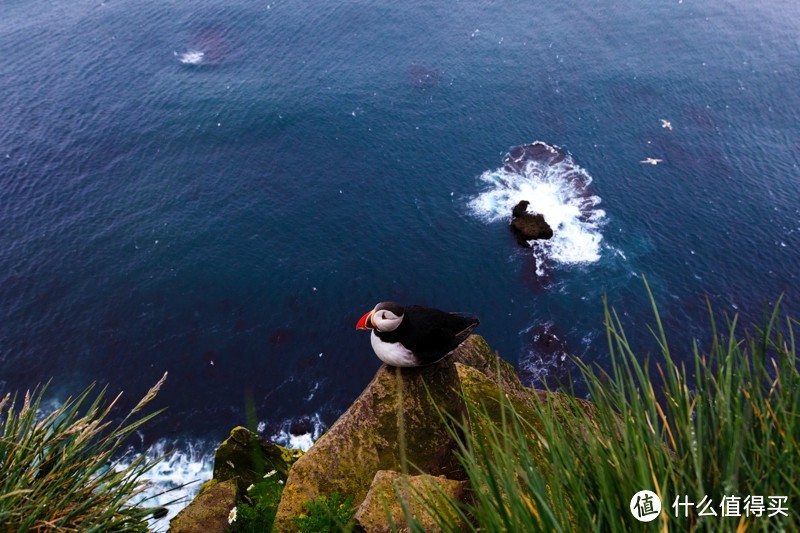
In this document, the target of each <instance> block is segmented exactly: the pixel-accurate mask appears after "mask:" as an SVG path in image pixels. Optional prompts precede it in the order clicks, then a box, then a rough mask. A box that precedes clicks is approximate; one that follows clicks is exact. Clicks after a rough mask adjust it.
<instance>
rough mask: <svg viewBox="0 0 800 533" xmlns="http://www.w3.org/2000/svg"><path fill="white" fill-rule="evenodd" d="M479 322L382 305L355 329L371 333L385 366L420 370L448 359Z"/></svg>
mask: <svg viewBox="0 0 800 533" xmlns="http://www.w3.org/2000/svg"><path fill="white" fill-rule="evenodd" d="M479 323H480V320H479V319H478V317H476V316H472V315H468V314H464V313H451V312H447V311H440V310H439V309H433V308H431V307H423V306H420V305H406V306H403V305H400V304H398V303H395V302H381V303H379V304H378V305H376V306H375V307H374V308H373V309H372V310H370V311H368V312H367V313H365V314H364V316H362V317H361V319H359V321H358V323H357V324H356V329H364V330H372V334H371V335H370V340H371V342H372V349H373V350H375V355H377V356H378V359H380V360H381V361H383V362H384V363H386V364H388V365H390V366H396V367H417V366H427V365H431V364H433V363H436V362H437V361H440V360H442V359H444V358H445V357H447V355H449V354H450V353H451V352H452V351H453V350H455V349H456V348H458V347H459V346H460V345H461V343H462V342H464V341H465V340H466V339H467V337H469V335H470V333H472V330H474V329H475V328H476V327H477V326H478V324H479Z"/></svg>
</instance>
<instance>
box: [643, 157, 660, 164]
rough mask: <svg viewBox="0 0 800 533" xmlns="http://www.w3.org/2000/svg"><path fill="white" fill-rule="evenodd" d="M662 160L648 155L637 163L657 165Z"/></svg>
mask: <svg viewBox="0 0 800 533" xmlns="http://www.w3.org/2000/svg"><path fill="white" fill-rule="evenodd" d="M663 161H664V160H663V159H654V158H652V157H648V158H647V159H642V160H641V161H639V163H645V164H647V165H657V164H659V163H662V162H663Z"/></svg>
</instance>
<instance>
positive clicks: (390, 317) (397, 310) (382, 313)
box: [356, 302, 405, 332]
mask: <svg viewBox="0 0 800 533" xmlns="http://www.w3.org/2000/svg"><path fill="white" fill-rule="evenodd" d="M404 313H405V310H404V309H403V306H402V305H400V304H397V303H394V302H381V303H379V304H378V305H376V306H375V309H373V310H372V311H369V312H368V313H366V314H365V315H364V316H362V317H361V319H360V320H359V321H358V324H356V329H375V330H377V331H380V332H387V331H394V330H396V329H397V327H398V326H399V325H400V323H401V322H402V321H403V314H404Z"/></svg>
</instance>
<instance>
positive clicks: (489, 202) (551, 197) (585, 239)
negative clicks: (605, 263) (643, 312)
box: [468, 141, 605, 275]
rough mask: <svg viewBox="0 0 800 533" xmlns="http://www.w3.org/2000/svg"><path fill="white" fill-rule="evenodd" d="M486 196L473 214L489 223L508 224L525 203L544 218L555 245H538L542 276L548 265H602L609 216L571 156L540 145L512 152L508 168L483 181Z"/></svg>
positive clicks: (475, 204)
mask: <svg viewBox="0 0 800 533" xmlns="http://www.w3.org/2000/svg"><path fill="white" fill-rule="evenodd" d="M479 179H480V181H481V182H482V183H483V184H485V185H486V188H485V190H484V191H483V192H481V193H479V194H478V195H477V196H476V197H474V198H472V199H471V200H470V201H469V204H468V205H469V208H470V210H471V212H472V213H473V214H474V215H475V216H477V217H479V218H480V219H482V220H484V221H486V222H489V223H494V222H499V221H501V220H505V221H508V220H510V219H511V211H512V209H513V208H514V206H515V205H516V204H517V203H519V202H520V201H521V200H527V201H528V202H530V205H529V207H528V211H529V212H532V213H541V214H542V215H544V218H545V220H546V221H547V223H548V224H549V225H550V227H552V228H553V232H554V235H553V237H552V238H551V239H550V240H546V241H542V240H539V241H534V242H533V243H532V252H533V254H534V256H535V257H536V260H537V274H539V275H544V265H545V264H547V263H555V264H561V265H572V264H581V263H593V262H596V261H598V260H599V259H600V251H601V241H602V239H603V237H602V234H601V233H600V229H601V228H602V226H603V224H604V222H605V212H604V211H603V210H602V209H599V208H598V207H597V206H598V205H599V204H600V202H601V200H600V197H599V196H597V195H595V194H593V193H592V192H591V191H590V184H591V182H592V177H591V176H590V175H589V174H588V173H587V172H586V171H585V170H584V169H582V168H581V167H579V166H578V165H577V164H576V163H575V161H574V160H573V159H572V156H570V155H569V154H568V153H566V152H565V151H564V150H562V149H561V148H558V147H556V146H551V145H548V144H546V143H544V142H541V141H536V142H534V143H532V144H528V145H523V146H517V147H515V148H513V149H512V150H511V151H510V152H509V153H507V154H506V156H505V157H504V159H503V166H502V167H500V168H497V169H495V170H487V171H486V172H484V173H483V174H481V176H480V178H479Z"/></svg>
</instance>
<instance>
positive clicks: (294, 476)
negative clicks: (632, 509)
mask: <svg viewBox="0 0 800 533" xmlns="http://www.w3.org/2000/svg"><path fill="white" fill-rule="evenodd" d="M501 392H502V393H503V394H504V396H505V397H506V398H507V399H508V400H509V401H510V402H511V405H512V406H513V408H514V410H515V411H516V412H517V413H519V414H520V415H521V416H523V417H524V418H525V419H526V420H528V421H529V422H530V423H531V424H532V425H533V427H539V426H541V422H537V420H538V419H537V415H536V409H535V408H534V407H533V405H534V402H539V401H542V400H543V399H544V398H545V397H546V396H547V395H550V394H555V395H558V394H559V393H548V392H543V391H536V390H533V389H528V388H526V387H524V386H523V385H522V384H521V383H520V381H519V379H518V377H517V374H516V372H515V371H514V368H513V367H512V366H511V365H510V364H509V363H507V362H505V361H503V360H502V359H500V358H499V357H498V356H497V355H496V354H494V353H493V352H492V350H491V348H490V347H489V345H488V344H487V343H486V341H484V340H483V338H482V337H480V336H477V335H472V336H470V337H469V338H468V339H467V340H466V341H465V342H464V343H463V344H462V345H461V346H460V347H459V348H457V349H456V350H455V351H454V352H453V354H452V355H450V356H449V357H447V358H445V359H444V360H442V361H440V362H438V363H436V364H434V365H430V366H427V367H418V368H403V369H398V368H393V367H389V366H386V365H384V366H382V367H381V368H380V369H379V370H378V372H377V373H376V375H375V377H374V378H373V379H372V381H371V382H370V383H369V385H367V387H366V389H365V390H364V391H363V392H362V393H361V395H360V396H359V397H358V398H357V399H356V400H355V401H354V402H353V404H352V405H351V406H350V408H349V409H348V410H347V411H346V412H345V413H344V414H342V416H341V417H340V418H339V419H338V420H337V421H336V422H335V423H334V424H333V425H332V426H331V427H330V429H329V430H328V431H327V433H325V434H324V435H323V436H322V437H320V438H319V440H317V442H316V443H314V445H313V446H312V447H311V448H310V449H309V450H308V451H307V452H306V453H305V454H304V455H302V456H300V457H297V458H295V455H294V452H292V451H290V450H285V449H282V448H281V447H279V446H277V445H274V444H271V443H266V442H264V441H261V440H260V439H259V438H258V437H257V436H255V435H253V434H252V433H249V432H247V430H245V429H244V428H237V429H235V430H234V431H233V433H232V434H231V438H229V439H228V440H227V441H225V443H223V445H222V446H220V449H219V450H218V451H217V455H216V457H215V468H214V479H213V480H212V481H210V482H209V483H207V484H206V486H204V488H203V490H201V492H200V494H199V495H198V496H197V498H196V499H195V501H194V502H192V504H190V505H189V507H187V508H186V509H185V510H184V511H183V512H182V513H181V514H179V515H178V517H176V518H175V519H173V521H172V529H171V531H188V529H182V528H180V527H177V526H179V525H180V524H181V523H182V521H183V520H185V519H184V518H183V515H197V516H203V517H205V518H206V519H208V520H210V519H209V518H208V515H209V514H210V513H211V512H212V510H213V512H214V513H217V515H219V516H218V517H217V519H216V521H215V522H214V523H215V524H220V525H221V526H222V527H223V529H220V531H225V530H228V528H229V527H232V526H228V525H227V518H228V513H229V511H230V509H231V507H232V505H233V504H234V501H233V500H236V501H237V502H242V501H246V498H247V496H246V494H247V491H248V484H250V483H251V482H252V481H253V480H256V481H257V480H258V479H261V477H262V476H264V475H265V474H264V471H265V470H266V469H272V470H275V471H277V472H279V475H280V476H281V478H280V481H281V482H283V481H284V480H285V485H284V484H283V483H281V484H282V486H283V492H282V495H281V496H280V503H279V504H278V505H277V509H275V510H274V511H275V520H274V524H273V531H298V529H299V528H298V525H297V522H296V520H295V517H297V516H300V515H301V514H304V513H306V512H307V510H306V508H305V505H306V504H307V503H308V502H311V501H314V500H317V499H318V498H320V497H326V498H329V497H331V496H332V495H333V494H336V493H338V494H339V495H342V496H345V497H352V504H353V507H354V508H355V509H356V512H355V516H354V518H355V520H356V524H357V527H358V528H361V530H364V531H368V532H383V531H391V528H390V527H389V520H388V518H387V513H389V515H391V517H392V520H393V521H394V524H395V527H398V528H400V529H402V528H403V527H404V525H403V524H404V513H403V512H402V509H401V506H400V505H399V503H398V502H397V494H398V493H400V494H403V493H404V490H406V491H410V492H412V493H413V492H414V491H415V490H418V489H420V488H424V487H428V488H430V487H432V486H433V485H434V484H435V485H436V486H437V487H438V489H435V490H437V491H438V490H441V491H442V492H443V493H446V494H448V495H450V496H451V497H454V498H459V499H463V498H466V497H468V496H467V495H468V494H469V492H470V490H471V487H469V484H468V481H467V479H468V476H467V474H466V472H465V471H464V469H463V467H462V466H461V464H460V463H459V461H458V459H457V457H456V453H455V452H456V450H457V447H458V444H457V442H456V440H455V437H454V431H453V429H452V427H451V426H448V424H447V423H446V422H445V419H446V417H447V416H450V417H453V418H454V419H455V420H465V422H466V425H465V426H464V427H466V428H469V429H468V430H469V431H471V432H475V433H476V434H480V432H481V431H482V429H481V427H482V424H486V423H488V422H487V421H485V420H472V419H470V418H469V417H470V414H469V413H470V412H469V410H468V409H467V407H466V403H465V402H469V403H471V404H474V405H480V406H483V408H484V409H485V410H486V412H487V413H489V414H490V416H491V418H493V423H497V424H500V423H501V422H500V421H501V418H502V416H503V415H502V413H501V408H500V406H499V404H498V401H497V399H498V394H500V393H501ZM587 405H590V404H588V402H587ZM232 440H233V441H234V443H233V444H232V443H231V441H232ZM232 445H235V449H236V450H240V451H236V452H232V451H231V450H230V448H231V446H232ZM259 450H261V451H259ZM261 453H263V454H265V457H267V458H268V459H267V460H266V461H264V460H260V459H255V458H257V457H258V456H259V455H260V454H261ZM532 453H534V454H535V453H536V452H535V451H532ZM295 459H296V460H295ZM220 461H222V462H223V463H224V464H222V465H219V466H218V465H217V462H220ZM250 488H252V487H250ZM212 489H216V491H218V492H220V495H219V497H218V499H217V501H215V502H211V503H206V501H207V500H210V499H211V496H210V494H215V493H210V492H209V491H210V490H212ZM223 504H224V505H223ZM212 505H213V509H212ZM225 506H228V507H227V508H226V507H225ZM193 508H194V509H193ZM198 508H204V509H198ZM410 509H411V512H412V513H414V514H415V516H416V517H417V518H418V519H420V520H422V521H423V524H425V523H426V522H425V520H426V517H425V516H424V513H421V512H420V513H419V514H417V511H418V510H417V509H416V507H414V505H413V504H412V505H411V506H410ZM445 512H446V511H445ZM430 526H431V527H432V526H433V525H432V524H430ZM206 530H207V531H211V529H208V528H206ZM214 531H217V529H214Z"/></svg>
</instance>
